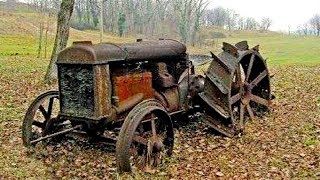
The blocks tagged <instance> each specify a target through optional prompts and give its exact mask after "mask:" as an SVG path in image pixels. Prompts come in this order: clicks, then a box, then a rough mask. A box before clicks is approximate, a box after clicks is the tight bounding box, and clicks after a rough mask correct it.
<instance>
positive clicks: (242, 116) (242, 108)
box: [239, 103, 244, 128]
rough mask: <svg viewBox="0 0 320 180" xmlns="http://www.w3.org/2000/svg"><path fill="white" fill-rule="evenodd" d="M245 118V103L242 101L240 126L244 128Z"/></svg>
mask: <svg viewBox="0 0 320 180" xmlns="http://www.w3.org/2000/svg"><path fill="white" fill-rule="evenodd" d="M243 119H244V104H242V103H240V122H239V124H240V127H241V128H243V124H244V123H243Z"/></svg>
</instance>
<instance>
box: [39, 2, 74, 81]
mask: <svg viewBox="0 0 320 180" xmlns="http://www.w3.org/2000/svg"><path fill="white" fill-rule="evenodd" d="M74 2H75V0H62V2H61V6H60V11H59V13H58V23H57V34H56V38H55V42H54V46H53V50H52V55H51V60H50V64H49V66H48V69H47V73H46V75H45V79H44V80H45V82H46V83H50V82H52V81H53V80H55V79H57V67H56V64H55V63H56V61H57V56H58V53H59V52H60V51H61V50H63V49H64V48H65V47H66V46H67V42H68V38H69V27H70V24H69V22H70V18H71V15H72V12H73V6H74Z"/></svg>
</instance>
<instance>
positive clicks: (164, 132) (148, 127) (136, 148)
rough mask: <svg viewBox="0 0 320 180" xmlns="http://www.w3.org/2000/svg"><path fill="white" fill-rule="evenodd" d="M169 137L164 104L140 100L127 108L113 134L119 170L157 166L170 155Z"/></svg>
mask: <svg viewBox="0 0 320 180" xmlns="http://www.w3.org/2000/svg"><path fill="white" fill-rule="evenodd" d="M173 141H174V136H173V127H172V122H171V119H170V116H169V115H168V114H167V112H166V110H165V108H164V107H163V106H162V105H161V104H159V103H158V102H156V101H154V100H146V101H143V102H141V103H140V104H138V105H137V106H135V107H134V108H133V109H132V110H131V111H130V113H129V114H128V116H127V117H126V119H125V122H124V124H123V125H122V127H121V130H120V134H119V136H118V138H117V144H116V157H117V167H118V170H119V172H130V171H132V168H133V167H134V168H138V169H141V170H147V169H152V168H153V167H156V166H158V165H159V164H160V163H161V162H162V160H163V159H164V158H165V157H167V156H171V154H172V150H173Z"/></svg>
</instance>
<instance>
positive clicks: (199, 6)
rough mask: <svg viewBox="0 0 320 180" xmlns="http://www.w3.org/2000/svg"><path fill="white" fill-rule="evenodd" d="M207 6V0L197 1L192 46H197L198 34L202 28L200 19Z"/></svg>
mask: <svg viewBox="0 0 320 180" xmlns="http://www.w3.org/2000/svg"><path fill="white" fill-rule="evenodd" d="M207 6H208V1H206V0H198V1H196V2H195V12H194V18H195V19H194V26H193V32H192V36H191V43H192V46H195V41H196V35H197V33H198V31H199V30H200V20H201V17H202V16H203V13H204V11H205V9H206V7H207Z"/></svg>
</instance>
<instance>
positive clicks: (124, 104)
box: [115, 93, 144, 114]
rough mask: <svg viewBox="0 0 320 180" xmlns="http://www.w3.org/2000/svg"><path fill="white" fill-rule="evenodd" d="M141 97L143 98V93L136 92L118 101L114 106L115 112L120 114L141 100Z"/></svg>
mask: <svg viewBox="0 0 320 180" xmlns="http://www.w3.org/2000/svg"><path fill="white" fill-rule="evenodd" d="M143 98H144V94H143V93H138V94H135V95H133V96H131V97H129V98H127V99H126V100H124V101H122V102H120V103H119V105H118V106H115V110H116V112H117V114H121V113H123V112H126V111H128V110H130V109H132V108H133V107H134V106H135V105H137V104H138V103H140V102H141V101H142V100H143Z"/></svg>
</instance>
